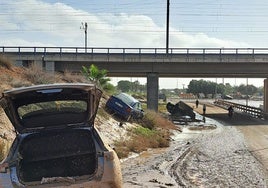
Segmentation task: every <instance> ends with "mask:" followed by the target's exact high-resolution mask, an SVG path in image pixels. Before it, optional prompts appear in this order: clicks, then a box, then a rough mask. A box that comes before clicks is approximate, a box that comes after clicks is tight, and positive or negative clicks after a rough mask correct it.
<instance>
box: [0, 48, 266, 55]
mask: <svg viewBox="0 0 268 188" xmlns="http://www.w3.org/2000/svg"><path fill="white" fill-rule="evenodd" d="M12 52H13V53H24V52H31V53H44V54H45V53H60V54H61V53H87V54H91V53H105V54H115V53H120V54H168V55H172V54H189V55H190V54H203V55H206V54H218V55H221V54H233V55H234V54H248V55H255V54H267V55H268V48H169V50H168V53H166V48H101V47H89V48H84V47H30V46H1V47H0V53H12Z"/></svg>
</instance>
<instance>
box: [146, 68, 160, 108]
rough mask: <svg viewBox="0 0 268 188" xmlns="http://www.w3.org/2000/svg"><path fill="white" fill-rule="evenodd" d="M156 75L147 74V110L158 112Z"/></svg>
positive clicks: (157, 78) (157, 79) (157, 77)
mask: <svg viewBox="0 0 268 188" xmlns="http://www.w3.org/2000/svg"><path fill="white" fill-rule="evenodd" d="M158 82H159V75H158V73H147V108H148V109H150V110H154V111H156V112H157V111H158V87H159V86H158Z"/></svg>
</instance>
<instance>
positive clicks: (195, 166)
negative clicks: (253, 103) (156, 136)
mask: <svg viewBox="0 0 268 188" xmlns="http://www.w3.org/2000/svg"><path fill="white" fill-rule="evenodd" d="M189 105H190V106H195V104H194V103H189ZM195 110H196V111H197V112H199V113H201V114H202V111H203V110H202V103H201V105H200V106H199V108H195ZM226 112H227V111H226V110H224V109H221V108H218V107H215V106H214V105H213V104H209V103H207V110H206V115H205V116H206V117H207V118H206V122H205V123H204V122H192V123H189V124H185V125H182V128H183V132H182V133H178V134H176V133H175V135H174V136H173V138H172V141H171V144H170V147H168V148H162V149H150V150H148V151H146V152H143V153H142V154H140V155H138V156H135V157H132V158H128V159H127V160H125V161H124V162H122V165H121V166H122V174H123V181H124V183H123V187H128V188H140V187H143V188H151V187H165V188H167V187H262V188H263V187H267V179H268V176H267V175H266V170H265V169H264V168H263V165H262V164H264V161H265V160H263V159H264V158H265V157H266V156H265V149H264V148H262V150H263V151H264V152H263V153H262V155H259V153H260V150H258V153H257V151H256V149H257V147H255V146H251V145H250V144H249V143H254V142H253V141H255V142H257V143H259V140H258V137H257V136H256V135H255V134H253V133H252V132H251V131H250V129H248V128H249V127H248V125H251V127H252V128H253V129H254V127H255V126H254V125H257V122H259V121H260V120H256V119H251V118H250V117H249V119H247V117H246V116H245V117H243V116H242V115H240V114H235V116H234V118H233V119H231V120H230V119H228V116H227V114H226ZM209 117H212V118H215V119H216V120H218V121H220V123H218V121H215V120H213V119H211V118H209ZM198 118H202V117H200V116H198ZM260 123H263V125H265V123H264V122H262V121H260V122H259V123H258V124H260ZM242 125H243V127H245V126H246V127H245V128H247V129H246V130H248V131H249V133H250V136H251V137H249V138H247V137H246V136H244V135H246V134H244V132H242V131H243V130H240V129H239V128H240V126H242ZM244 125H245V126H244ZM178 126H180V125H178ZM206 126H212V127H213V126H214V127H216V129H211V130H209V129H208V130H207V129H203V130H201V131H198V130H195V129H194V130H193V129H191V128H202V127H203V128H204V127H206ZM243 127H242V128H243ZM264 127H265V126H264ZM265 128H266V127H265ZM256 130H258V131H260V132H261V130H259V128H257V129H256ZM258 131H257V133H256V134H259V133H258ZM265 131H266V130H264V132H265ZM263 134H265V133H263ZM245 138H246V141H247V143H245ZM259 144H260V145H258V148H261V147H263V145H262V144H264V145H265V142H264V143H263V142H260V143H259ZM248 146H249V147H250V149H249V148H248ZM252 154H254V155H252ZM255 156H256V157H255ZM258 161H261V163H259V162H258Z"/></svg>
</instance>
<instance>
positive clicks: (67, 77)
mask: <svg viewBox="0 0 268 188" xmlns="http://www.w3.org/2000/svg"><path fill="white" fill-rule="evenodd" d="M61 79H62V81H63V82H67V83H74V82H83V83H85V82H88V81H87V80H86V79H85V77H84V76H82V75H81V74H75V73H72V72H70V71H68V70H67V69H66V70H65V71H64V72H63V75H62V76H61Z"/></svg>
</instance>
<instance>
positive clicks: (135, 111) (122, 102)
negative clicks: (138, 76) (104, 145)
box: [105, 93, 144, 121]
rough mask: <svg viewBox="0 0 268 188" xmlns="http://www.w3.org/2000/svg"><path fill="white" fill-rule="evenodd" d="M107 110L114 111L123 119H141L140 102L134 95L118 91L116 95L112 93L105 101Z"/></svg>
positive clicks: (142, 113)
mask: <svg viewBox="0 0 268 188" xmlns="http://www.w3.org/2000/svg"><path fill="white" fill-rule="evenodd" d="M105 106H106V109H107V111H109V112H111V113H114V114H116V115H118V116H120V117H122V118H123V119H125V120H127V121H128V120H130V119H142V118H143V116H144V111H143V109H142V107H141V103H140V102H139V101H138V100H137V99H135V98H134V97H132V96H130V95H128V94H126V93H120V94H118V95H115V96H114V95H112V96H111V97H110V98H109V99H108V100H107V102H106V105H105Z"/></svg>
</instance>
